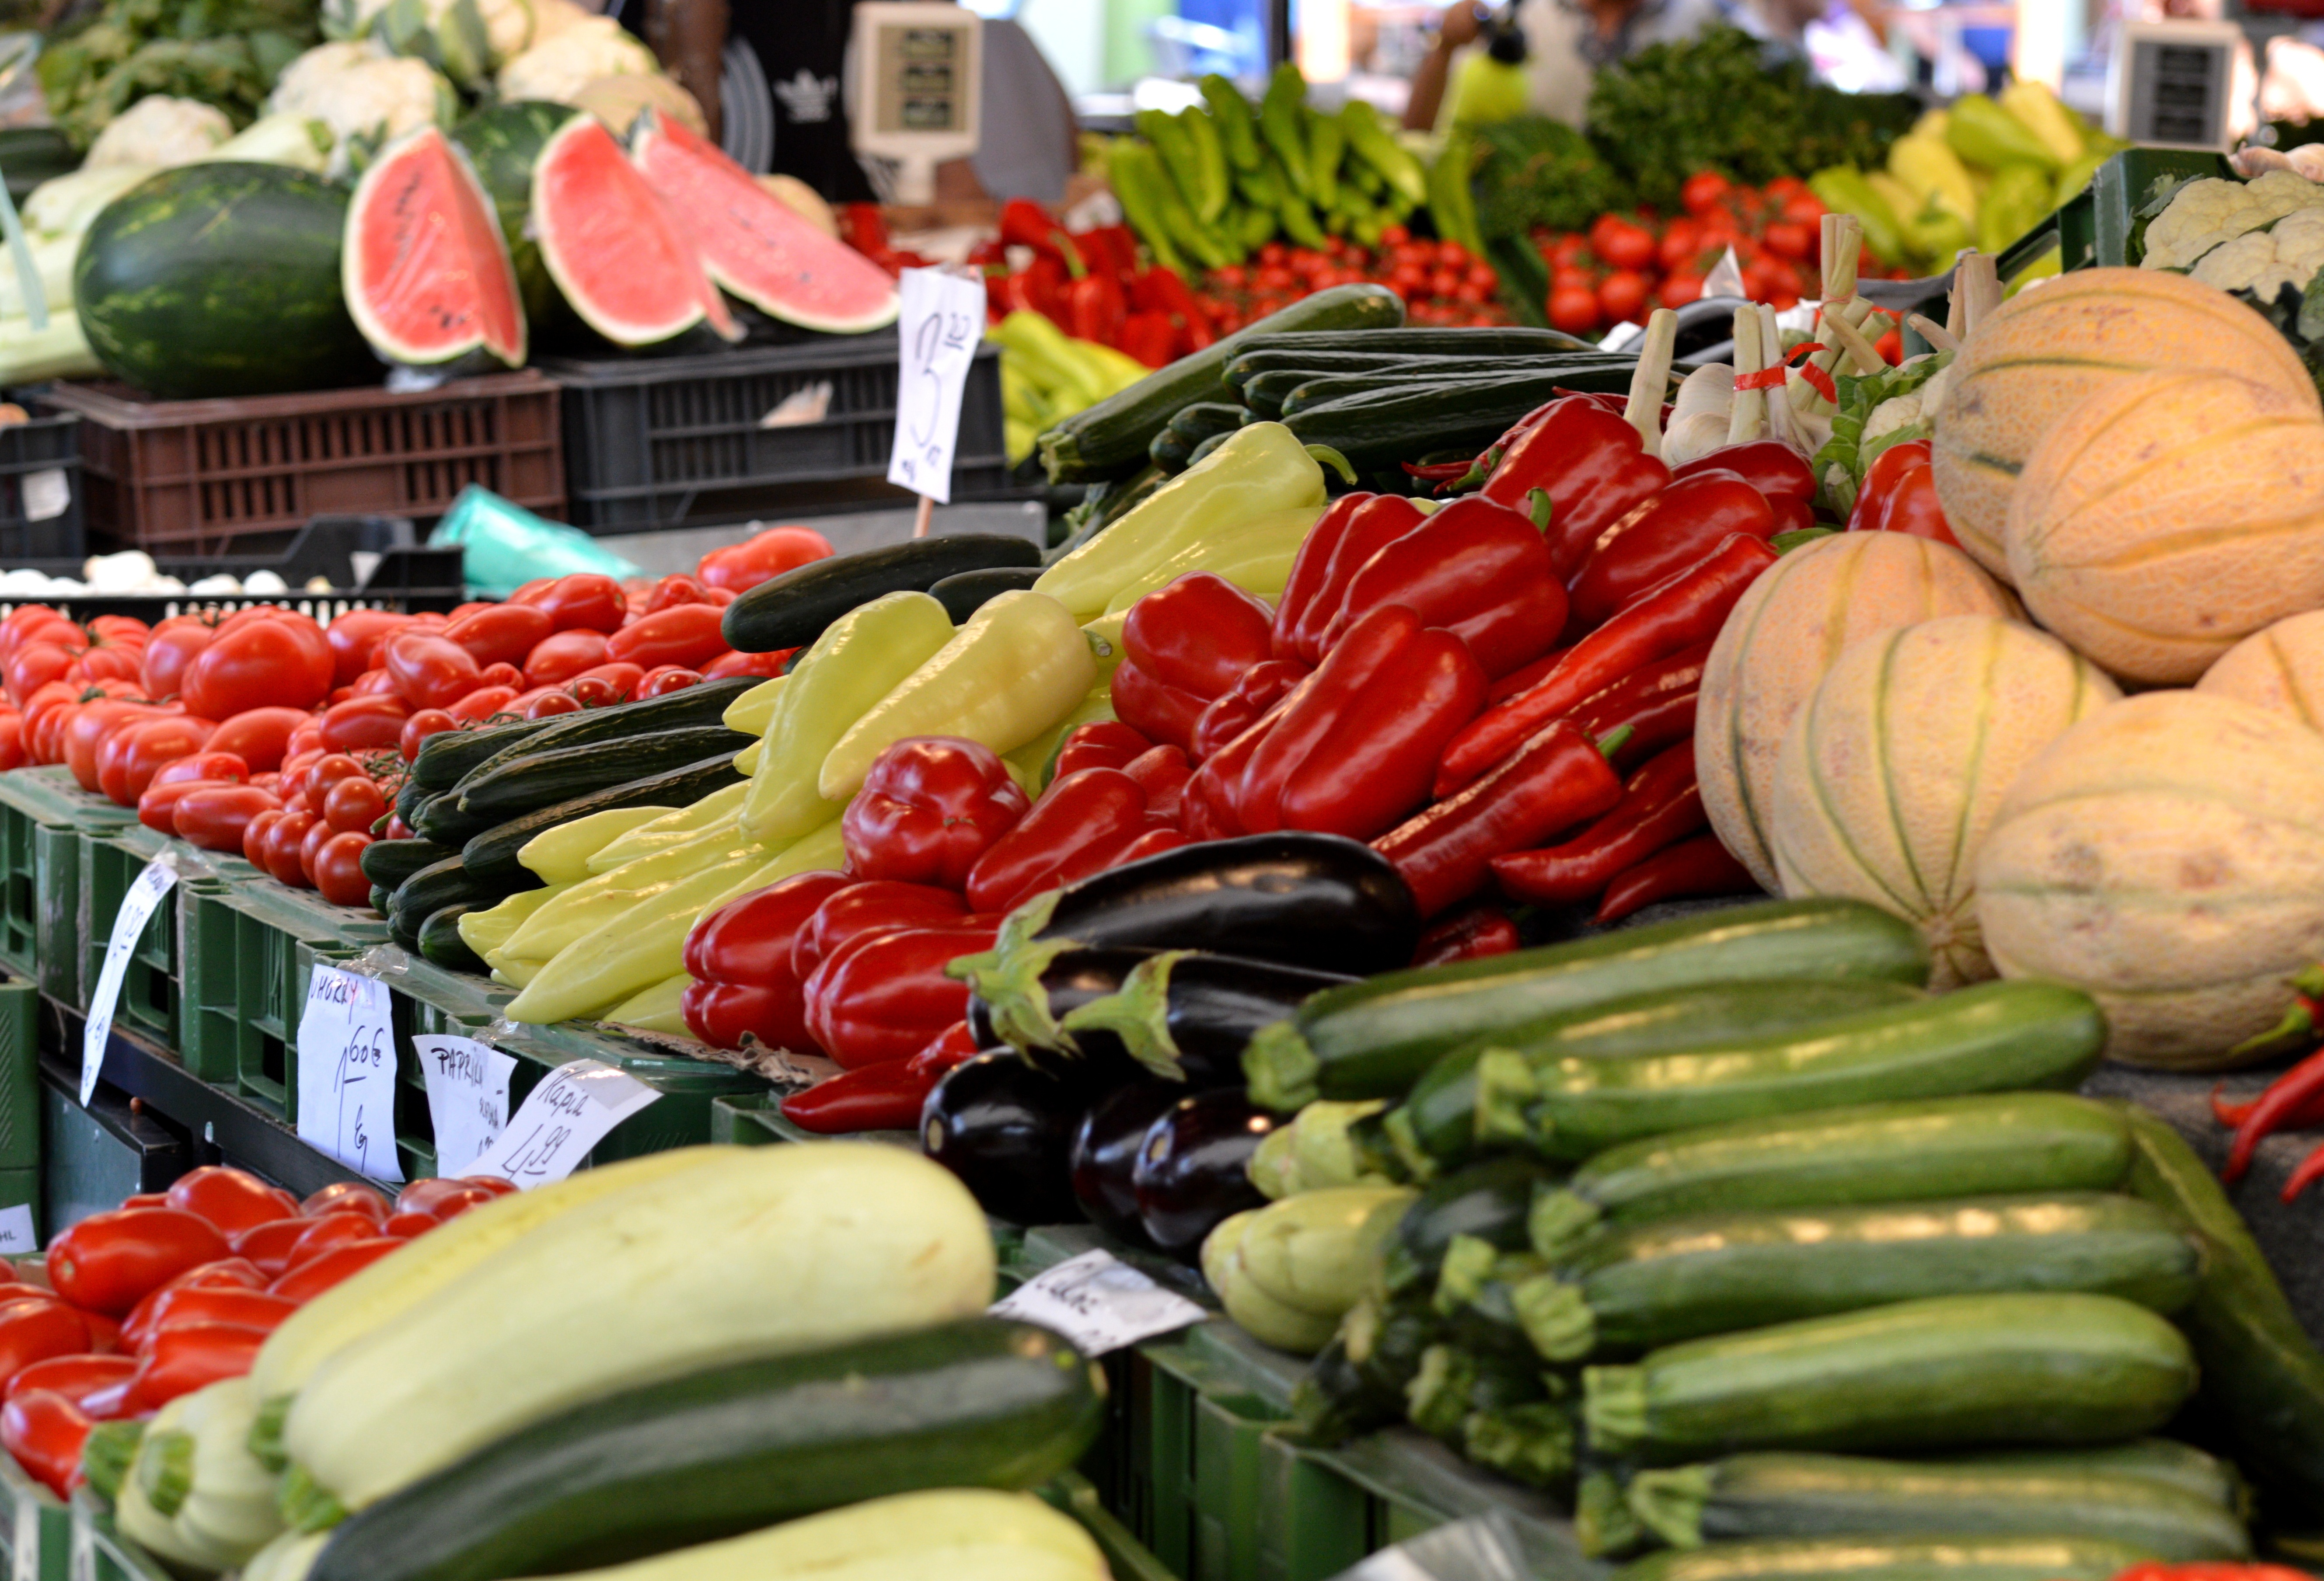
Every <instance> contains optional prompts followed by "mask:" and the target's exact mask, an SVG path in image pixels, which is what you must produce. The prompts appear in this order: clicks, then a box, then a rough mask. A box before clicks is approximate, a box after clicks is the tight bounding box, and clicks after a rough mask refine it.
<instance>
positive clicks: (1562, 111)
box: [1404, 0, 1740, 130]
mask: <svg viewBox="0 0 2324 1581" xmlns="http://www.w3.org/2000/svg"><path fill="white" fill-rule="evenodd" d="M1739 20H1740V15H1739V13H1738V9H1737V6H1736V4H1735V0H1517V4H1515V5H1511V6H1510V7H1509V8H1508V17H1507V20H1506V21H1505V22H1503V23H1501V24H1500V26H1501V28H1502V29H1504V30H1506V29H1507V28H1508V27H1511V26H1513V27H1514V28H1515V29H1516V31H1517V32H1518V33H1521V34H1522V35H1523V37H1524V46H1523V51H1522V60H1523V64H1522V66H1521V67H1520V68H1519V69H1521V70H1523V72H1524V73H1525V78H1526V106H1525V107H1526V109H1527V110H1529V111H1531V112H1532V113H1533V114H1535V115H1549V116H1554V118H1556V119H1557V120H1560V121H1563V122H1565V123H1566V124H1569V125H1573V126H1579V125H1581V124H1582V115H1583V113H1584V112H1585V111H1586V110H1587V109H1588V107H1589V105H1590V82H1591V78H1593V77H1594V76H1596V75H1597V72H1598V69H1599V68H1600V66H1605V65H1609V64H1611V63H1612V62H1614V61H1616V60H1627V59H1628V58H1629V57H1630V56H1632V55H1635V54H1637V52H1638V51H1640V50H1643V49H1645V48H1646V47H1647V46H1648V45H1650V44H1660V43H1668V42H1672V41H1676V40H1680V39H1689V38H1692V37H1693V36H1694V35H1695V34H1696V33H1698V32H1701V31H1702V30H1703V29H1704V28H1706V27H1710V26H1712V25H1715V24H1717V23H1734V22H1738V21H1739ZM1486 21H1487V14H1486V12H1485V10H1484V8H1483V7H1481V6H1480V5H1476V4H1475V3H1474V0H1455V3H1454V4H1453V5H1449V6H1447V7H1445V9H1444V14H1443V16H1442V17H1440V18H1439V19H1438V20H1437V24H1436V41H1435V42H1434V45H1433V46H1432V47H1431V48H1430V50H1429V51H1428V54H1427V56H1426V57H1425V59H1424V60H1422V61H1421V63H1420V68H1419V69H1418V70H1416V71H1415V72H1414V73H1413V77H1412V97H1411V98H1410V99H1409V100H1408V101H1406V106H1405V112H1404V124H1406V126H1408V127H1412V128H1415V129H1417V130H1426V129H1427V128H1429V127H1432V126H1434V125H1435V124H1436V120H1437V115H1438V112H1439V111H1440V110H1441V109H1443V107H1444V100H1445V85H1446V81H1447V79H1448V78H1450V76H1451V75H1452V71H1453V69H1454V66H1455V61H1454V56H1455V55H1456V54H1457V53H1459V52H1460V51H1464V50H1468V49H1470V48H1471V46H1473V45H1475V44H1476V43H1477V42H1478V41H1479V39H1480V36H1481V34H1482V33H1483V32H1484V24H1485V23H1486ZM1504 37H1506V32H1504ZM1499 51H1500V54H1501V55H1502V56H1503V57H1504V58H1506V57H1507V56H1508V54H1510V53H1512V52H1513V51H1511V49H1510V46H1509V45H1508V43H1506V42H1503V43H1501V44H1500V45H1499Z"/></svg>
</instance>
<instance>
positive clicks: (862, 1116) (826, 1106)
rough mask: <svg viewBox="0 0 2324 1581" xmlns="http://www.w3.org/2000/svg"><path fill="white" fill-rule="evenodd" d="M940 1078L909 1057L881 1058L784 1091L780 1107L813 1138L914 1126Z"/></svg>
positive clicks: (784, 1115) (918, 1121)
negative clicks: (916, 1066) (916, 1065)
mask: <svg viewBox="0 0 2324 1581" xmlns="http://www.w3.org/2000/svg"><path fill="white" fill-rule="evenodd" d="M962 1025H966V1023H963V1024H962ZM913 1058H914V1059H917V1058H918V1055H914V1056H913ZM938 1080H941V1078H939V1077H937V1076H935V1075H931V1074H928V1073H927V1072H925V1071H915V1070H913V1069H912V1061H911V1060H882V1061H881V1062H879V1063H878V1064H876V1065H863V1066H860V1067H858V1068H857V1069H855V1070H853V1071H841V1072H840V1073H839V1074H838V1075H836V1076H829V1077H825V1079H824V1080H821V1081H818V1082H816V1084H815V1085H814V1086H813V1087H810V1088H807V1089H805V1090H804V1091H800V1092H793V1093H788V1094H786V1095H785V1096H784V1098H783V1101H782V1103H781V1105H780V1106H779V1107H780V1108H781V1109H782V1111H783V1118H785V1119H787V1120H788V1121H789V1122H790V1123H791V1124H792V1125H794V1126H798V1128H799V1129H800V1130H802V1131H812V1132H814V1133H815V1134H816V1135H818V1136H846V1135H853V1133H855V1132H858V1131H910V1130H915V1129H917V1128H918V1126H919V1123H920V1106H921V1105H923V1104H924V1103H926V1102H927V1097H928V1094H929V1093H930V1092H931V1091H933V1090H934V1089H935V1088H936V1082H937V1081H938Z"/></svg>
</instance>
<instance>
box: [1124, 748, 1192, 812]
mask: <svg viewBox="0 0 2324 1581" xmlns="http://www.w3.org/2000/svg"><path fill="white" fill-rule="evenodd" d="M1122 772H1124V773H1125V774H1127V775H1129V776H1130V778H1132V779H1134V780H1136V781H1137V782H1138V788H1139V789H1140V790H1142V791H1144V792H1145V793H1146V822H1147V823H1148V826H1149V827H1151V826H1152V825H1155V824H1157V823H1167V824H1168V825H1170V826H1171V827H1172V828H1176V827H1177V823H1178V800H1179V797H1180V796H1182V795H1185V789H1186V782H1187V781H1188V780H1190V779H1192V778H1194V765H1193V764H1191V763H1189V762H1187V761H1186V755H1185V753H1184V752H1181V751H1180V750H1178V749H1177V748H1176V747H1173V746H1170V745H1168V744H1167V743H1166V744H1164V745H1162V746H1159V747H1155V748H1152V749H1148V750H1147V751H1145V752H1142V753H1140V754H1139V756H1137V757H1136V758H1131V759H1130V762H1129V763H1128V764H1127V765H1125V766H1124V768H1123V770H1122Z"/></svg>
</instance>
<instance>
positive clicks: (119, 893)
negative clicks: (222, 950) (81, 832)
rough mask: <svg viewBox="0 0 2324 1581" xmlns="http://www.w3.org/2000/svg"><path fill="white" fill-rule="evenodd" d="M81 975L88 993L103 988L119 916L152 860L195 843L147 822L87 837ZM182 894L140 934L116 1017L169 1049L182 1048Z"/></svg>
mask: <svg viewBox="0 0 2324 1581" xmlns="http://www.w3.org/2000/svg"><path fill="white" fill-rule="evenodd" d="M79 848H80V850H79V856H80V899H79V903H78V911H79V914H80V917H81V926H80V930H79V933H80V981H81V983H82V984H83V985H85V987H84V988H83V994H84V997H85V996H86V995H88V994H93V993H95V992H96V991H97V977H98V974H99V973H101V972H102V971H103V970H105V952H106V949H107V948H108V947H109V946H110V945H111V943H112V942H113V923H114V919H115V917H116V916H118V915H120V912H121V902H122V900H123V898H124V896H127V895H128V893H129V887H130V886H131V885H133V884H134V883H135V882H136V881H137V875H138V874H140V873H142V872H143V871H144V870H145V867H146V864H147V863H149V862H151V861H152V859H154V858H155V857H156V856H159V855H160V854H161V852H162V851H164V850H178V851H180V852H184V851H187V850H189V847H187V846H185V845H183V844H181V843H180V842H179V841H174V840H171V839H170V838H168V837H167V836H165V835H161V834H158V833H156V832H153V831H152V830H151V829H148V828H146V827H145V826H144V825H143V824H142V823H131V824H129V825H127V826H126V827H124V828H122V829H120V830H118V831H115V832H110V833H102V834H90V835H88V836H85V837H84V838H83V839H82V840H81V841H79ZM173 900H174V896H170V897H165V898H164V899H163V901H162V903H161V905H158V906H155V907H154V908H153V915H152V917H150V918H149V919H147V921H146V924H145V930H144V932H143V933H140V934H138V936H137V943H136V946H135V947H134V949H133V950H132V951H131V952H130V956H129V962H128V965H127V967H126V969H125V970H124V971H123V972H122V976H121V998H120V1000H119V1002H118V1003H117V1004H116V1005H115V1007H114V1012H113V1018H114V1020H115V1023H116V1024H118V1025H123V1026H129V1027H134V1028H135V1029H136V1030H138V1031H139V1032H142V1033H144V1034H146V1035H147V1036H149V1037H151V1038H152V1039H153V1040H154V1041H155V1042H156V1043H160V1044H161V1046H162V1047H163V1048H172V1049H173V1048H175V1047H177V1046H178V907H177V906H176V905H174V904H172V902H173Z"/></svg>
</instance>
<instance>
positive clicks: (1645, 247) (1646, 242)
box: [1590, 220, 1655, 269]
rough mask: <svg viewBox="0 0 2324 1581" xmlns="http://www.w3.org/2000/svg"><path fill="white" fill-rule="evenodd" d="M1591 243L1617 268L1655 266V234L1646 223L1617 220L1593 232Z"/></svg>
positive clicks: (1648, 267)
mask: <svg viewBox="0 0 2324 1581" xmlns="http://www.w3.org/2000/svg"><path fill="white" fill-rule="evenodd" d="M1590 240H1591V245H1592V246H1594V247H1595V248H1596V249H1597V251H1598V256H1600V258H1603V259H1604V260H1605V261H1606V262H1608V263H1609V264H1610V265H1612V266H1613V267H1614V268H1616V269H1652V268H1653V267H1654V266H1655V236H1654V233H1653V232H1652V231H1649V230H1647V229H1646V227H1645V226H1644V225H1632V224H1630V223H1629V222H1628V220H1617V221H1616V222H1615V223H1614V224H1613V225H1608V226H1606V227H1605V228H1604V229H1603V230H1602V231H1597V230H1593V231H1592V232H1591V238H1590Z"/></svg>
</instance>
